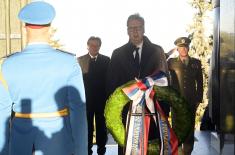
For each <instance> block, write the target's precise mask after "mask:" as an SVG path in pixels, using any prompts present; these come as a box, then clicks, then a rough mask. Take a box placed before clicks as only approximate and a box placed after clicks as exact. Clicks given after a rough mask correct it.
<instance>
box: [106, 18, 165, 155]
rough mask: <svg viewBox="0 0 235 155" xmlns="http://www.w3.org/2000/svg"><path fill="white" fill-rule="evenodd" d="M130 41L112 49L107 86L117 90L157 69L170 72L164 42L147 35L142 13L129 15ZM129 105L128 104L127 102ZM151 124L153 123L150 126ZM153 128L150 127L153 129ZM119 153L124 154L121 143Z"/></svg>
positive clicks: (124, 121) (110, 91)
mask: <svg viewBox="0 0 235 155" xmlns="http://www.w3.org/2000/svg"><path fill="white" fill-rule="evenodd" d="M127 32H128V36H129V42H128V43H126V44H125V45H123V46H121V47H119V48H117V49H115V50H114V51H113V53H112V57H111V61H110V66H109V69H108V73H107V90H108V94H109V95H110V94H112V93H113V92H114V90H115V89H116V88H117V87H119V86H121V85H123V84H125V83H126V82H128V81H130V80H134V79H135V78H140V79H141V78H144V77H146V76H148V75H151V74H152V73H154V72H155V71H160V70H161V71H164V72H165V73H167V63H166V58H165V54H164V51H163V49H162V47H161V46H159V45H156V44H153V43H151V42H150V40H149V39H148V38H147V37H146V36H144V32H145V25H144V19H143V18H142V17H141V16H140V15H139V14H133V15H130V16H129V18H128V20H127ZM128 105H129V104H128ZM127 111H128V106H126V107H125V108H124V110H123V115H122V118H123V123H124V124H125V123H126V115H127ZM150 128H151V127H150ZM150 132H151V131H150ZM118 154H119V155H122V154H123V149H122V148H121V147H119V149H118Z"/></svg>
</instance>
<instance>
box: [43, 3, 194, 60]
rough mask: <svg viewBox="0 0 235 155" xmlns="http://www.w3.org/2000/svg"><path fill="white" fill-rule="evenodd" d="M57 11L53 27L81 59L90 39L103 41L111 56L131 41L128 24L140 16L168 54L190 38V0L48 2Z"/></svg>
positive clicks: (149, 34) (57, 36)
mask: <svg viewBox="0 0 235 155" xmlns="http://www.w3.org/2000/svg"><path fill="white" fill-rule="evenodd" d="M46 1H47V2H49V3H50V4H52V5H53V6H54V7H55V9H56V17H55V19H54V21H53V23H52V27H53V28H56V29H57V31H56V33H55V35H54V39H59V43H60V44H61V45H63V46H62V48H63V49H64V50H66V51H68V52H71V53H75V54H76V55H77V56H81V55H84V54H86V53H87V44H86V42H87V40H88V38H89V37H90V36H98V37H100V38H101V40H102V46H101V49H100V53H101V54H104V55H107V56H111V54H112V52H113V50H114V49H116V48H118V47H120V46H122V45H123V44H125V43H127V42H128V35H127V26H126V21H127V18H128V16H129V15H131V14H134V13H139V14H140V15H141V16H142V17H143V18H144V19H145V35H146V36H147V37H148V38H149V39H150V40H151V42H153V43H155V44H158V45H160V46H162V47H163V49H164V51H165V52H168V51H169V50H170V49H172V48H174V41H175V39H176V38H178V37H181V36H188V33H187V32H186V29H187V27H188V25H189V24H190V23H191V22H192V17H193V11H194V10H193V8H192V7H191V6H190V4H189V3H188V1H189V0H145V1H144V0H83V1H82V0H46Z"/></svg>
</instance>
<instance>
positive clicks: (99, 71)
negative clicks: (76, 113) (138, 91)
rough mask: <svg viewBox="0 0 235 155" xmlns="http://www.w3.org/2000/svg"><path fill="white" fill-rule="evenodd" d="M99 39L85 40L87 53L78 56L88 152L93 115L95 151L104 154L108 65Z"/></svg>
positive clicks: (90, 152)
mask: <svg viewBox="0 0 235 155" xmlns="http://www.w3.org/2000/svg"><path fill="white" fill-rule="evenodd" d="M100 46H101V39H100V38H99V37H93V36H92V37H90V38H89V39H88V41H87V48H88V51H89V52H88V53H87V54H86V55H83V56H81V57H79V58H78V61H79V63H80V66H81V68H82V73H83V79H84V85H85V92H86V99H87V119H88V154H89V155H91V154H92V146H93V143H92V140H93V131H94V121H93V120H94V116H95V125H96V144H97V146H98V148H97V153H98V154H99V155H104V154H105V151H106V147H105V144H106V141H107V130H106V125H105V119H104V107H105V101H106V96H107V95H106V91H105V81H106V71H107V68H108V65H109V61H110V59H109V57H107V56H104V55H102V54H100V53H99V49H100Z"/></svg>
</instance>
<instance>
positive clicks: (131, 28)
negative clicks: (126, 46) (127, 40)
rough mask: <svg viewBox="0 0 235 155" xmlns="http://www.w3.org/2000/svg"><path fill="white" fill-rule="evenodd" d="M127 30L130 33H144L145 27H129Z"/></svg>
mask: <svg viewBox="0 0 235 155" xmlns="http://www.w3.org/2000/svg"><path fill="white" fill-rule="evenodd" d="M127 30H128V31H129V32H136V31H137V32H140V31H142V30H143V26H135V27H131V26H130V27H128V28H127Z"/></svg>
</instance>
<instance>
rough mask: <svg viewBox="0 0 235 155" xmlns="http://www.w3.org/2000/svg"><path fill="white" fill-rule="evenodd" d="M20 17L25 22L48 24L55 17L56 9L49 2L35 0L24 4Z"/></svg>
mask: <svg viewBox="0 0 235 155" xmlns="http://www.w3.org/2000/svg"><path fill="white" fill-rule="evenodd" d="M18 17H19V19H20V20H21V21H22V22H24V23H28V24H35V25H46V24H49V23H51V22H52V20H53V19H54V17H55V9H54V7H53V6H52V5H50V4H49V3H47V2H44V1H35V2H31V3H29V4H27V5H26V6H24V7H23V8H22V9H21V10H20V12H19V14H18Z"/></svg>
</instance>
